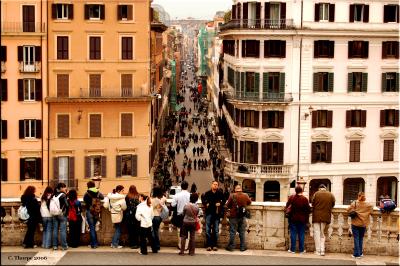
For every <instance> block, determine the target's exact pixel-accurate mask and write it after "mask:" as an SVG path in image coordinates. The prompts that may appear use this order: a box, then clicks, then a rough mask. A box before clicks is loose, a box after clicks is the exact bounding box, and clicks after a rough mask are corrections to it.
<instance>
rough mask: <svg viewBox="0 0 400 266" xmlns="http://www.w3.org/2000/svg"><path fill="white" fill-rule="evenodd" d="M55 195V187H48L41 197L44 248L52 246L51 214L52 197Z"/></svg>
mask: <svg viewBox="0 0 400 266" xmlns="http://www.w3.org/2000/svg"><path fill="white" fill-rule="evenodd" d="M52 196H53V188H52V187H46V189H45V190H44V192H43V195H42V198H41V205H40V214H41V215H42V223H43V240H42V248H51V236H52V234H53V216H52V215H51V214H50V210H49V208H50V199H51V197H52Z"/></svg>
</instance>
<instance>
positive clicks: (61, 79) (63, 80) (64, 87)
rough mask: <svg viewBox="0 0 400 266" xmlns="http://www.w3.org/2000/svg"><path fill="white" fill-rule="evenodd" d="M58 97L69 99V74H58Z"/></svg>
mask: <svg viewBox="0 0 400 266" xmlns="http://www.w3.org/2000/svg"><path fill="white" fill-rule="evenodd" d="M57 97H69V75H68V74H57Z"/></svg>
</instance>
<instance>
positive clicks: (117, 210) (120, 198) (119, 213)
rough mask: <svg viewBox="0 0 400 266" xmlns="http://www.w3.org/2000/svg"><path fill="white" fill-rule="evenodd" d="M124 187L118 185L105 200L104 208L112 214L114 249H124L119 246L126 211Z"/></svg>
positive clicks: (112, 243)
mask: <svg viewBox="0 0 400 266" xmlns="http://www.w3.org/2000/svg"><path fill="white" fill-rule="evenodd" d="M123 191H124V186H122V185H118V186H117V187H116V188H115V189H113V191H112V193H108V195H107V197H106V198H105V199H104V208H106V209H108V210H109V211H110V213H111V222H112V223H113V225H114V229H115V231H114V235H113V237H112V241H111V247H112V248H122V246H120V245H119V238H120V236H121V223H122V219H123V216H124V211H125V210H126V202H125V195H123V194H122V192H123Z"/></svg>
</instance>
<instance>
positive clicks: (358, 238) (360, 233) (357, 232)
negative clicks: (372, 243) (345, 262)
mask: <svg viewBox="0 0 400 266" xmlns="http://www.w3.org/2000/svg"><path fill="white" fill-rule="evenodd" d="M351 231H352V232H353V237H354V251H353V256H354V257H360V256H361V255H362V254H363V240H364V234H365V227H360V226H355V225H351Z"/></svg>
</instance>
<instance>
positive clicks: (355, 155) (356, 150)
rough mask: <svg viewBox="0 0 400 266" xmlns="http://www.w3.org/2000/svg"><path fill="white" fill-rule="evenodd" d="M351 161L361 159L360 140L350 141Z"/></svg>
mask: <svg viewBox="0 0 400 266" xmlns="http://www.w3.org/2000/svg"><path fill="white" fill-rule="evenodd" d="M349 157H350V158H349V161H350V162H359V161H360V141H359V140H352V141H350V154H349Z"/></svg>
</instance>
